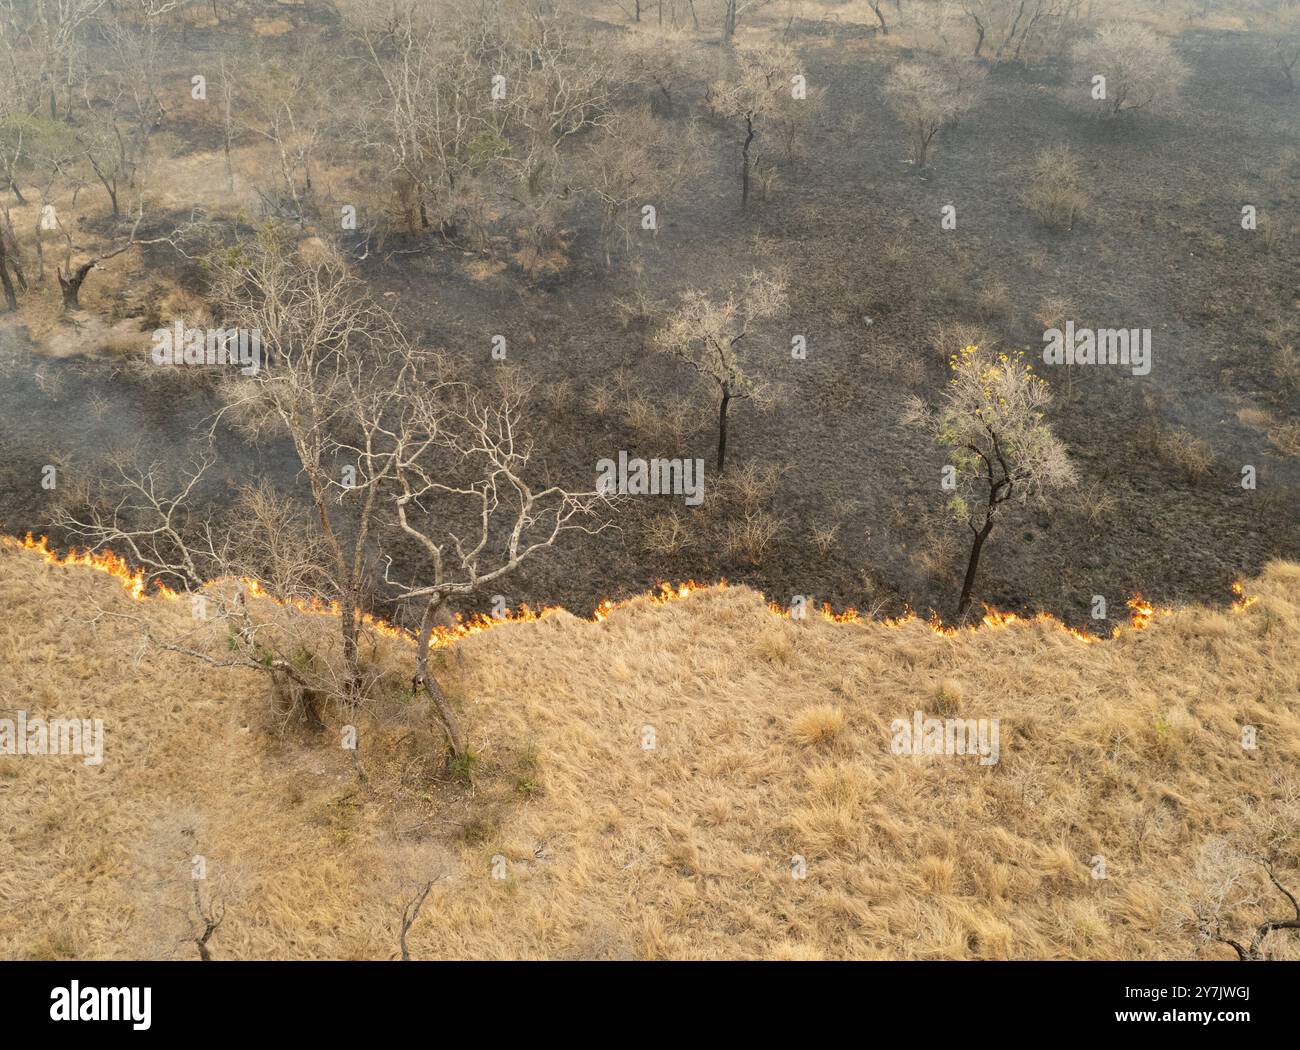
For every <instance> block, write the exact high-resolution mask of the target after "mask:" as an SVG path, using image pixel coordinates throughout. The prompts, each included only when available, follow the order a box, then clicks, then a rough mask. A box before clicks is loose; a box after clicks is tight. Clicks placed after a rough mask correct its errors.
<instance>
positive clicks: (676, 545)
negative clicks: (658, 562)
mask: <svg viewBox="0 0 1300 1050" xmlns="http://www.w3.org/2000/svg"><path fill="white" fill-rule="evenodd" d="M689 541H690V534H689V533H688V532H687V529H686V526H685V525H684V524H683V523H682V520H681V518H679V517H678V516H677V514H676V513H673V512H669V513H666V514H659V515H656V516H655V517H654V518H651V519H650V521H649V522H648V523H647V524H646V527H645V531H644V532H643V533H642V534H641V546H642V547H643V548H644V549H645V550H646V552H647V553H649V554H653V555H655V556H656V557H659V558H672V557H675V556H676V555H678V554H681V553H682V551H684V550H685V549H686V545H687V544H688V543H689Z"/></svg>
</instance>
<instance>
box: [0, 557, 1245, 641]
mask: <svg viewBox="0 0 1300 1050" xmlns="http://www.w3.org/2000/svg"><path fill="white" fill-rule="evenodd" d="M0 543H3V544H4V545H5V546H9V547H17V548H20V549H22V550H27V551H33V552H35V553H37V554H39V555H40V556H41V558H42V559H43V560H44V561H45V563H46V564H48V565H58V566H65V565H79V566H83V567H85V568H89V569H94V570H95V571H97V572H102V573H105V574H107V575H109V576H111V577H113V579H115V580H117V582H118V584H119V585H120V586H121V587H122V589H123V590H124V591H126V592H127V593H128V594H129V595H130V596H131V598H132V600H134V601H145V600H147V599H150V598H158V599H162V600H168V601H170V600H175V599H178V598H181V597H183V594H182V592H179V591H175V590H172V589H171V588H170V587H167V586H165V585H164V584H161V583H159V582H158V581H157V580H153V581H150V580H149V578H148V575H147V574H146V573H145V571H144V570H143V569H133V568H131V566H130V565H129V564H127V562H126V561H125V559H123V558H122V557H121V556H120V555H118V554H115V553H114V552H113V551H109V550H103V551H77V550H73V551H70V552H69V553H68V554H59V553H57V552H56V551H53V550H51V549H50V546H49V540H48V539H47V538H46V537H45V536H42V537H40V539H33V538H32V534H31V533H30V532H29V533H28V534H27V536H26V537H25V538H24V539H22V540H17V539H14V538H12V537H9V536H0ZM208 582H209V583H217V582H219V581H216V580H212V581H208ZM237 582H238V583H240V584H241V585H242V586H243V587H244V588H245V589H246V590H247V592H248V593H249V594H250V595H251V596H253V597H257V598H261V599H263V600H266V601H271V602H274V603H275V604H277V605H279V606H281V607H285V608H292V609H295V610H297V611H298V612H301V613H304V614H307V615H312V616H338V615H339V613H340V612H341V611H342V607H341V606H340V605H339V603H338V602H336V601H334V602H325V601H318V600H311V601H305V600H302V599H298V598H292V599H287V600H286V599H282V598H277V597H275V596H274V595H271V594H268V593H267V591H266V589H265V588H264V587H263V586H262V585H261V584H260V583H259V582H258V581H257V580H253V579H247V578H240V579H239V580H238V581H237ZM709 586H710V585H708V584H701V583H697V582H696V581H695V580H688V581H686V582H685V583H664V582H661V583H659V584H658V585H656V587H655V589H654V590H653V591H651V592H650V593H649V595H647V596H646V597H648V598H649V599H650V601H651V602H653V603H654V604H656V605H666V604H669V603H670V602H678V601H682V600H684V599H686V598H689V597H690V596H691V595H692V594H693V593H695V592H696V591H699V590H704V589H706V588H707V587H709ZM712 586H718V587H726V586H727V581H726V580H721V581H719V583H717V584H715V585H712ZM1232 591H1233V594H1234V595H1236V598H1235V600H1234V601H1233V603H1232V610H1233V611H1234V612H1241V611H1243V610H1245V609H1247V608H1249V607H1250V606H1251V605H1253V604H1254V603H1255V602H1256V601H1257V600H1258V599H1257V598H1256V597H1254V596H1247V595H1246V593H1245V588H1244V586H1243V585H1242V584H1241V583H1240V582H1237V583H1234V584H1233V585H1232ZM635 601H637V598H636V597H632V598H625V599H622V600H620V601H611V600H610V599H604V600H603V601H601V602H600V603H599V604H598V605H597V606H596V608H595V610H594V611H593V612H592V614H591V619H590V622H592V623H602V622H603V621H604V620H605V619H607V618H608V617H609V614H610V613H612V612H613V611H614V610H615V609H619V608H621V607H623V606H626V605H629V604H631V603H632V602H635ZM1127 605H1128V608H1129V610H1130V614H1129V625H1128V626H1129V629H1130V630H1133V631H1141V630H1143V629H1144V628H1146V627H1147V626H1148V625H1149V624H1150V623H1151V621H1152V620H1153V619H1156V618H1157V617H1159V616H1164V615H1167V614H1168V613H1169V612H1170V611H1171V610H1169V609H1156V608H1155V607H1154V606H1153V605H1152V604H1151V603H1150V602H1149V601H1147V600H1146V599H1145V598H1143V597H1142V595H1141V594H1135V595H1133V597H1132V598H1130V599H1129V600H1128V602H1127ZM768 608H769V609H770V610H771V611H772V613H773V614H775V615H777V616H781V617H787V616H789V615H790V610H789V609H785V608H782V607H781V606H779V605H777V604H775V603H769V604H768ZM560 611H562V609H561V607H560V606H548V607H546V608H543V609H542V610H541V611H540V612H535V611H533V610H532V609H530V608H529V607H528V606H527V605H523V606H520V608H519V609H518V610H517V611H514V612H511V611H509V610H506V611H505V612H504V613H503V614H502V615H501V616H485V615H482V614H480V613H476V614H474V615H473V616H470V617H469V618H468V619H462V617H460V616H459V615H457V616H456V618H455V619H456V622H455V624H453V625H451V626H446V627H444V626H439V627H436V628H434V632H433V638H432V640H431V643H430V644H431V645H432V646H433V647H434V648H442V647H443V646H447V645H451V644H452V643H453V642H456V641H458V640H459V639H461V638H465V637H467V636H468V635H471V634H478V633H479V632H481V631H486V630H489V629H490V628H493V627H499V626H501V625H503V624H508V623H532V622H534V621H537V620H540V619H542V618H543V617H545V616H549V615H551V614H553V613H556V612H560ZM820 613H821V617H822V619H824V620H827V621H829V622H831V623H838V624H845V623H865V622H868V621H865V620H864V619H863V618H862V617H861V616H860V615H859V613H858V611H857V610H856V609H854V608H852V607H850V608H848V609H845V610H844V611H843V612H839V613H837V612H835V611H834V610H833V609H832V608H831V607H830V605H829V604H826V603H823V605H822V607H821V609H820ZM358 615H359V618H360V620H361V622H362V623H363V624H364V625H365V626H366V627H368V628H370V629H371V630H373V631H375V632H376V633H378V634H382V635H385V636H387V637H390V638H401V639H403V640H405V641H408V642H414V637H413V636H412V634H411V633H410V632H409V631H407V630H405V629H404V628H402V627H398V626H397V625H395V624H392V623H389V622H388V621H387V620H384V619H382V618H380V617H377V616H372V615H371V614H369V613H364V612H360V613H358ZM916 619H917V616H916V614H915V613H914V612H912V611H911V610H910V609H909V610H908V611H907V612H906V613H905V614H904V615H903V616H901V617H898V618H896V619H892V620H878V621H870V622H875V623H879V624H881V625H882V626H885V627H902V626H905V625H907V624H910V623H912V622H914V621H915V620H916ZM1030 623H1036V624H1046V625H1048V626H1049V627H1051V628H1053V629H1055V630H1059V631H1061V632H1063V633H1064V634H1067V635H1068V636H1069V637H1071V638H1073V639H1074V640H1076V641H1078V642H1081V643H1084V644H1092V643H1094V642H1098V641H1101V640H1102V639H1101V637H1100V636H1098V635H1091V634H1088V633H1087V632H1085V631H1080V630H1078V629H1077V628H1074V627H1071V626H1069V625H1068V624H1066V623H1064V622H1062V621H1061V620H1059V619H1057V618H1056V617H1055V616H1052V615H1051V614H1050V613H1038V614H1037V615H1035V616H1032V617H1023V616H1019V615H1017V614H1016V613H1010V612H1001V611H999V610H997V609H993V608H990V607H989V606H987V605H986V606H984V615H983V617H982V618H981V619H980V622H979V623H978V624H973V625H968V626H965V627H950V626H947V625H945V624H944V623H942V622H941V621H940V620H939V619H938V617H937V616H931V618H930V619H929V620H927V621H926V625H927V626H928V627H929V628H930V629H931V630H932V631H934V632H935V633H936V634H943V635H948V636H954V635H957V634H958V633H959V632H961V631H974V630H977V629H979V628H981V627H983V628H987V629H994V628H1005V627H1011V626H1013V625H1016V624H1030ZM1122 630H1123V628H1121V627H1116V628H1114V630H1113V631H1112V632H1111V636H1112V637H1117V636H1118V635H1119V634H1120V633H1121V631H1122Z"/></svg>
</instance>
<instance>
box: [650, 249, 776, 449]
mask: <svg viewBox="0 0 1300 1050" xmlns="http://www.w3.org/2000/svg"><path fill="white" fill-rule="evenodd" d="M786 303H787V295H786V284H785V281H784V280H783V279H781V278H779V277H773V276H770V275H767V274H763V273H760V272H758V271H755V272H753V273H751V274H750V275H749V277H748V278H747V279H746V281H745V283H744V285H743V286H742V287H741V288H740V289H738V290H735V291H732V292H729V293H728V294H727V295H726V296H724V297H722V298H711V297H710V296H708V295H706V294H704V293H703V292H697V291H691V292H687V293H686V295H684V296H683V297H682V302H681V305H680V306H679V307H678V308H677V309H676V310H675V311H674V312H673V313H672V314H670V315H669V317H668V319H667V320H666V321H665V323H664V324H663V325H662V326H661V327H660V329H659V330H658V331H657V332H656V333H655V337H654V347H655V349H657V350H659V351H661V352H663V353H667V354H671V355H672V356H674V357H677V358H679V359H680V360H683V361H685V362H686V363H687V364H689V365H690V366H691V367H692V368H693V369H694V370H695V372H696V374H697V375H698V376H699V377H700V378H701V379H702V380H703V381H704V383H705V385H706V386H707V387H709V388H710V389H711V390H713V391H714V392H715V393H716V394H717V397H718V473H719V474H721V473H723V472H724V471H725V470H726V464H727V413H728V410H729V409H730V407H731V402H732V401H737V400H753V401H755V402H757V403H758V404H760V405H762V404H767V403H770V401H771V398H772V388H771V385H770V384H769V383H768V382H766V381H765V380H763V379H762V378H761V377H760V376H759V375H758V374H756V372H755V370H754V364H755V363H756V362H757V358H758V354H759V353H760V350H759V348H758V347H757V346H755V343H756V342H757V339H756V336H757V335H758V333H757V332H755V331H754V329H755V327H756V324H755V323H756V322H758V321H762V320H766V319H769V318H772V317H775V316H777V315H778V314H779V313H781V312H782V311H783V310H784V309H785V307H786Z"/></svg>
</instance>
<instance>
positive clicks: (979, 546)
mask: <svg viewBox="0 0 1300 1050" xmlns="http://www.w3.org/2000/svg"><path fill="white" fill-rule="evenodd" d="M992 531H993V522H992V520H991V519H989V518H985V519H984V525H983V527H982V528H981V529H980V530H979V532H977V533H975V542H974V543H972V544H971V548H970V561H969V562H967V563H966V580H965V582H964V583H962V585H961V600H960V601H959V602H958V603H957V618H958V619H960V618H961V617H962V616H964V615H966V609H967V607H968V606H969V605H970V596H971V591H972V590H974V588H975V573H976V572H977V571H978V570H979V565H980V551H981V550H983V548H984V541H985V540H986V539H988V538H989V533H990V532H992Z"/></svg>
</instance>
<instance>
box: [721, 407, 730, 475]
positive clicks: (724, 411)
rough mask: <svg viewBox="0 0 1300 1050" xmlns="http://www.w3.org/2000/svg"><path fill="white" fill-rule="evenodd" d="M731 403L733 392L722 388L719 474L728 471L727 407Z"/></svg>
mask: <svg viewBox="0 0 1300 1050" xmlns="http://www.w3.org/2000/svg"><path fill="white" fill-rule="evenodd" d="M730 403H731V391H729V390H728V389H727V388H726V387H725V386H724V387H723V388H722V401H721V403H720V404H719V405H718V473H719V474H721V473H723V471H725V470H726V469H727V406H728V405H729V404H730Z"/></svg>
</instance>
